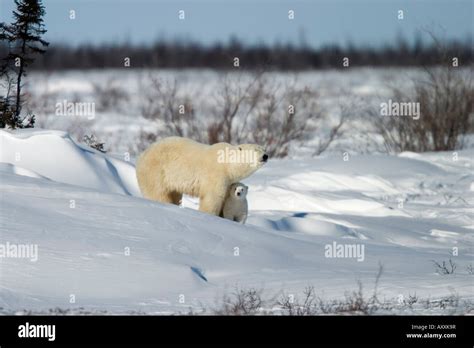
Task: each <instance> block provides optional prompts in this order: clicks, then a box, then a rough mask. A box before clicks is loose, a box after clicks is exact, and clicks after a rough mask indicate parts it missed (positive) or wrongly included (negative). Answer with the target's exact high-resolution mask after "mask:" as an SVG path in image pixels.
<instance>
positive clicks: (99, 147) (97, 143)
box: [82, 134, 107, 153]
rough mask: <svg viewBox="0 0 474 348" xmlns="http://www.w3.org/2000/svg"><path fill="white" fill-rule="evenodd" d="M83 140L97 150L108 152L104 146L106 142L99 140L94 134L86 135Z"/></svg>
mask: <svg viewBox="0 0 474 348" xmlns="http://www.w3.org/2000/svg"><path fill="white" fill-rule="evenodd" d="M82 140H83V141H84V144H86V145H87V146H89V147H91V148H93V149H95V150H97V151H100V152H102V153H106V152H107V151H106V150H105V148H104V145H105V143H101V142H100V141H99V140H97V138H96V137H95V135H94V134H91V135H84V137H83V138H82Z"/></svg>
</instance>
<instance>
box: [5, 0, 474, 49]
mask: <svg viewBox="0 0 474 348" xmlns="http://www.w3.org/2000/svg"><path fill="white" fill-rule="evenodd" d="M43 3H44V5H45V7H46V12H47V14H46V17H45V23H46V27H47V29H48V33H47V35H46V39H47V40H49V41H51V42H67V43H70V44H74V45H75V44H79V43H85V42H86V43H94V44H98V43H104V42H117V41H118V42H121V41H126V40H127V41H130V42H132V43H148V42H151V41H153V40H155V39H159V38H165V39H169V40H172V39H175V38H180V39H190V40H193V41H198V42H201V43H204V44H211V43H213V42H216V41H221V42H227V41H228V40H229V38H230V37H231V36H235V37H237V38H239V39H240V40H242V41H244V42H246V43H249V44H258V43H259V42H266V43H270V44H272V43H275V42H278V41H279V42H282V43H286V42H293V43H295V44H298V43H300V42H301V41H302V40H304V41H305V42H306V43H307V44H309V45H311V46H314V47H319V46H321V45H324V44H346V43H348V42H349V41H351V42H353V43H354V44H355V45H359V44H364V45H365V44H368V45H372V46H378V45H381V44H386V43H390V42H391V41H393V40H394V39H395V38H396V37H397V36H398V35H402V36H404V37H405V38H407V39H408V40H412V39H413V38H414V37H415V33H416V31H417V30H422V29H431V30H434V31H435V32H436V33H438V35H441V36H442V37H445V38H449V39H451V38H457V39H465V38H466V37H468V35H471V36H472V32H473V31H474V29H473V22H474V19H473V17H474V14H473V3H474V1H473V0H312V1H311V0H273V1H271V0H253V1H251V0H220V1H219V0H184V1H183V0H173V1H171V0H44V1H43ZM13 7H14V4H13V0H0V20H1V21H8V22H9V21H11V11H12V10H13ZM290 9H291V10H294V11H295V19H294V20H292V21H290V20H288V11H289V10H290ZM399 9H401V10H403V11H404V17H405V18H404V20H399V19H398V18H397V11H398V10H399ZM70 10H75V12H76V19H74V20H71V19H70V18H69V11H70ZM179 10H184V11H185V14H186V19H185V20H184V21H183V20H179V19H178V11H179Z"/></svg>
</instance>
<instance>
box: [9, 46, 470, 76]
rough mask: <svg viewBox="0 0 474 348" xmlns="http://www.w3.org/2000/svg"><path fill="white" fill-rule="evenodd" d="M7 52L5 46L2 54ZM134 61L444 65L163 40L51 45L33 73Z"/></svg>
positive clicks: (392, 49)
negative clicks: (140, 43)
mask: <svg viewBox="0 0 474 348" xmlns="http://www.w3.org/2000/svg"><path fill="white" fill-rule="evenodd" d="M445 46H446V48H447V53H448V55H449V56H456V57H458V59H459V62H460V64H462V65H466V64H469V63H472V61H473V51H472V49H471V46H470V40H465V41H452V42H449V43H446V45H445ZM2 49H3V50H4V49H5V47H3V48H2V47H0V50H2ZM0 53H1V52H0ZM126 57H128V58H130V67H132V68H213V69H231V68H233V63H234V57H238V58H239V63H240V67H241V68H246V69H265V70H305V69H325V68H342V67H343V64H342V63H343V58H344V57H348V58H349V63H350V66H351V67H355V66H401V67H408V66H420V65H424V66H430V65H436V64H439V63H440V62H439V52H438V50H437V47H436V46H435V45H427V44H424V43H423V42H422V41H421V40H415V42H414V43H413V44H409V43H407V42H406V41H405V40H403V39H399V40H397V41H395V42H393V43H390V44H387V45H386V46H383V47H378V48H373V47H355V46H353V45H348V46H346V47H341V46H337V45H332V46H325V47H322V48H320V49H312V48H310V47H305V46H301V45H300V46H295V45H293V44H290V43H288V44H276V45H273V46H268V45H260V46H248V45H244V44H242V43H241V42H239V41H238V40H236V39H232V40H230V41H229V42H228V43H225V44H222V43H216V44H214V45H211V46H206V45H201V44H198V43H195V42H189V41H172V42H168V41H160V42H155V43H153V44H150V45H146V46H145V45H132V44H127V43H117V44H108V45H100V46H99V45H87V44H85V45H81V46H78V47H72V46H68V45H64V44H55V45H51V47H50V48H49V49H48V52H46V54H45V55H43V56H40V57H38V59H36V61H35V62H34V64H33V65H32V68H33V69H38V70H62V69H95V68H118V67H123V66H124V64H125V58H126Z"/></svg>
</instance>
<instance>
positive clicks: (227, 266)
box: [0, 130, 474, 313]
mask: <svg viewBox="0 0 474 348" xmlns="http://www.w3.org/2000/svg"><path fill="white" fill-rule="evenodd" d="M0 140H1V151H0V162H2V163H1V165H0V187H1V201H0V212H1V223H0V244H6V243H7V242H8V243H12V244H17V245H20V244H25V245H37V246H38V260H37V261H36V262H32V261H31V260H29V259H27V258H13V257H9V258H8V257H7V258H6V257H3V258H0V307H2V308H4V309H5V310H7V311H17V310H21V309H31V310H44V309H48V308H52V307H56V306H58V307H61V308H77V307H84V308H90V309H96V310H106V311H107V312H109V313H124V312H129V311H143V312H146V313H169V312H176V311H186V310H187V309H188V308H189V307H200V306H210V305H211V306H212V304H213V303H214V302H215V300H216V298H218V297H219V296H222V295H223V294H224V293H226V292H228V291H232V289H233V287H234V286H238V287H241V288H248V287H256V288H262V289H264V290H265V291H267V292H269V293H270V294H272V295H274V294H277V293H278V292H280V291H285V292H287V293H295V294H297V293H299V292H301V291H302V289H303V288H304V287H305V286H307V285H314V286H315V287H316V288H317V290H318V291H319V293H320V294H321V296H323V297H324V296H326V297H331V298H332V297H337V296H342V295H343V294H344V292H345V291H347V290H349V289H352V288H354V286H355V281H356V280H357V279H360V280H361V281H362V282H363V283H371V282H373V278H374V276H375V273H376V272H377V267H378V266H377V265H378V263H379V262H381V263H383V264H384V265H385V273H384V274H383V277H382V280H381V283H380V285H379V290H380V291H381V293H382V294H383V296H386V297H396V296H399V295H400V294H402V295H404V296H408V294H413V293H416V294H417V295H418V296H431V297H433V296H439V295H443V294H446V293H449V292H450V291H451V289H452V288H455V290H456V292H457V293H458V294H459V295H460V296H463V297H472V296H473V294H472V282H473V280H472V275H470V274H468V272H467V271H466V270H465V269H466V267H467V265H469V264H470V263H472V257H473V250H472V246H473V240H474V237H473V225H474V224H473V211H472V204H473V203H474V191H473V190H472V182H473V179H474V175H473V174H472V166H473V165H474V160H473V156H472V155H473V151H464V152H460V153H459V159H458V160H457V161H450V157H449V156H450V154H446V153H437V154H424V155H411V154H403V155H400V156H392V157H391V156H369V155H367V156H354V157H353V158H351V159H350V160H349V161H348V162H344V161H343V160H342V156H341V158H335V157H332V158H317V159H301V160H290V159H288V160H273V161H271V162H270V163H269V165H268V166H267V167H265V168H264V169H262V170H261V171H259V172H257V173H256V174H255V175H254V176H252V177H250V178H249V179H248V180H246V184H247V185H249V187H250V189H249V196H248V199H249V209H250V216H249V222H248V224H247V225H244V226H242V225H239V224H237V223H234V222H231V221H227V220H224V219H221V218H218V217H214V216H209V215H206V214H202V213H200V212H198V211H195V210H194V209H192V208H194V207H195V205H196V200H195V199H191V198H187V199H186V201H185V204H184V205H185V207H176V206H172V205H167V204H161V203H158V202H152V201H148V200H144V199H142V198H140V197H139V193H138V189H137V184H136V179H135V173H134V167H133V165H132V164H131V163H128V162H125V161H122V160H119V159H117V158H114V157H112V156H109V155H105V154H102V153H100V152H97V151H95V150H93V149H89V148H87V147H84V146H82V145H79V144H77V143H75V142H74V141H73V140H72V139H71V138H70V137H69V136H68V134H66V133H64V132H59V131H46V130H21V131H15V132H7V131H0ZM334 242H336V243H338V244H354V245H363V246H364V250H365V254H364V257H363V260H362V261H360V260H359V261H358V260H357V259H356V258H351V257H343V258H339V257H327V254H325V249H326V248H327V246H328V245H333V243H334ZM453 247H456V248H458V255H457V256H456V257H453V256H452V250H453ZM450 257H452V258H453V259H454V261H455V262H456V263H457V264H458V272H457V273H456V274H453V275H449V276H441V275H439V274H437V273H436V272H435V269H434V267H433V264H432V262H431V260H438V261H441V260H446V259H448V258H450ZM72 298H74V302H71V299H72Z"/></svg>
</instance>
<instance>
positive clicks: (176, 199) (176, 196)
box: [169, 191, 183, 205]
mask: <svg viewBox="0 0 474 348" xmlns="http://www.w3.org/2000/svg"><path fill="white" fill-rule="evenodd" d="M169 196H170V198H171V203H173V204H176V205H180V204H181V201H182V199H183V194H182V193H179V192H177V191H173V192H171V193H170V194H169Z"/></svg>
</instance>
